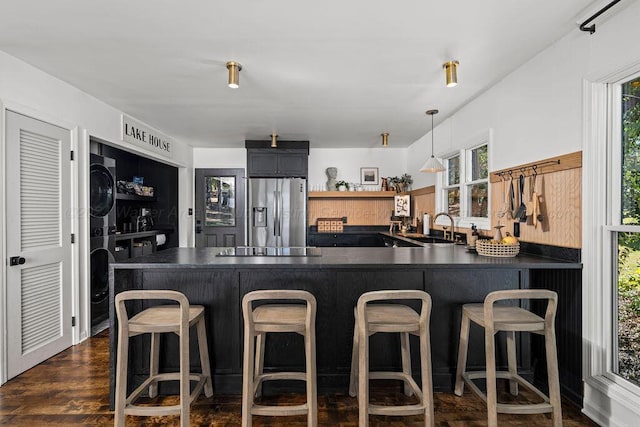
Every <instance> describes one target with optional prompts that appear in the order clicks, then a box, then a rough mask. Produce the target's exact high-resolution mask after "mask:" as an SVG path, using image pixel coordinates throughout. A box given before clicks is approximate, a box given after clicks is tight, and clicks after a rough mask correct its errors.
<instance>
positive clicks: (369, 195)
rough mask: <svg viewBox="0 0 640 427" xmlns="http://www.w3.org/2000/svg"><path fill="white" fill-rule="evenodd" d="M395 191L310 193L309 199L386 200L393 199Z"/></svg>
mask: <svg viewBox="0 0 640 427" xmlns="http://www.w3.org/2000/svg"><path fill="white" fill-rule="evenodd" d="M395 195H396V192H395V191H310V192H309V198H310V199H386V198H393V196H395Z"/></svg>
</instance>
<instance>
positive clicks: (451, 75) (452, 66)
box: [442, 61, 460, 87]
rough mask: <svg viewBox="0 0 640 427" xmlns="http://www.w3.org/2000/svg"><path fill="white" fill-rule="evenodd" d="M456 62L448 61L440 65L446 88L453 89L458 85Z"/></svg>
mask: <svg viewBox="0 0 640 427" xmlns="http://www.w3.org/2000/svg"><path fill="white" fill-rule="evenodd" d="M458 64H460V63H459V62H458V61H448V62H445V63H444V64H443V65H442V68H444V73H445V75H446V77H447V87H454V86H455V85H457V84H458Z"/></svg>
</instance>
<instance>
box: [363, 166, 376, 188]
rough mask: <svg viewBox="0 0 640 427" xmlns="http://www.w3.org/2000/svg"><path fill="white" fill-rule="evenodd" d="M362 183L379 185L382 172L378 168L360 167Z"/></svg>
mask: <svg viewBox="0 0 640 427" xmlns="http://www.w3.org/2000/svg"><path fill="white" fill-rule="evenodd" d="M360 184H362V185H379V184H380V173H379V172H378V168H360Z"/></svg>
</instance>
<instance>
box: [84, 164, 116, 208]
mask: <svg viewBox="0 0 640 427" xmlns="http://www.w3.org/2000/svg"><path fill="white" fill-rule="evenodd" d="M90 187H91V188H90V202H89V206H90V212H91V215H92V216H95V217H103V216H105V215H107V214H108V213H109V212H111V209H113V205H114V203H115V187H114V182H113V176H112V175H111V173H109V170H108V169H107V168H106V167H104V166H103V165H100V164H97V163H94V164H92V165H91V175H90Z"/></svg>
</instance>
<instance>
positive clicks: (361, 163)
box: [309, 141, 407, 189]
mask: <svg viewBox="0 0 640 427" xmlns="http://www.w3.org/2000/svg"><path fill="white" fill-rule="evenodd" d="M310 144H311V146H313V141H311V142H310ZM406 154H407V150H405V149H400V148H391V147H380V148H366V149H355V148H342V149H328V148H311V149H310V150H309V186H310V187H309V188H311V189H317V188H320V187H321V188H322V189H324V188H325V184H326V182H327V174H326V170H327V168H328V167H332V166H333V167H336V168H337V169H338V177H337V180H338V181H347V182H352V183H355V184H360V168H362V167H374V168H378V172H379V174H380V177H381V178H382V177H388V176H400V175H402V174H403V173H405V172H406Z"/></svg>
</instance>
